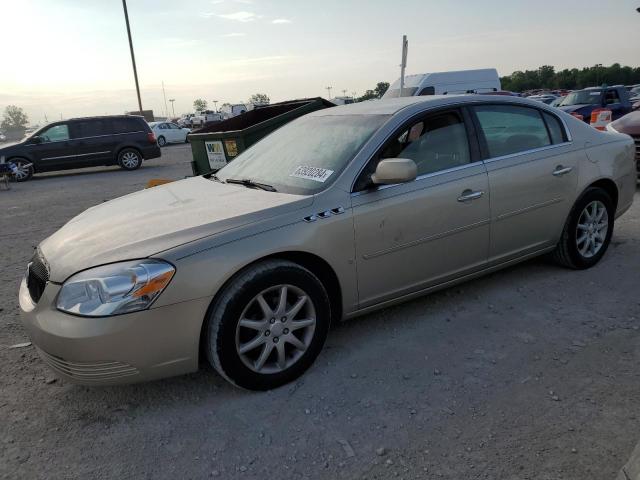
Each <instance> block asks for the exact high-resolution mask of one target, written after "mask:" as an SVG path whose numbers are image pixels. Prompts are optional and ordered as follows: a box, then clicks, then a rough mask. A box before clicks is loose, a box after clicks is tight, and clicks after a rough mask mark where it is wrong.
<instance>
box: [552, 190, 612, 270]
mask: <svg viewBox="0 0 640 480" xmlns="http://www.w3.org/2000/svg"><path fill="white" fill-rule="evenodd" d="M614 215H615V208H614V205H613V201H612V200H611V197H610V196H609V194H608V193H607V192H606V191H604V190H603V189H601V188H595V187H592V188H589V189H587V190H586V191H585V193H584V194H583V195H582V197H580V198H579V199H578V201H577V202H576V204H575V205H574V206H573V209H572V210H571V213H570V214H569V218H568V219H567V222H566V224H565V227H564V230H563V232H562V237H561V238H560V242H559V243H558V245H557V246H556V249H555V250H554V252H553V258H554V260H555V261H556V262H557V263H559V264H560V265H562V266H565V267H569V268H573V269H585V268H590V267H592V266H594V265H595V264H596V263H598V262H599V261H600V259H601V258H602V257H603V256H604V254H605V252H606V251H607V248H608V247H609V243H610V242H611V235H612V234H613V222H614Z"/></svg>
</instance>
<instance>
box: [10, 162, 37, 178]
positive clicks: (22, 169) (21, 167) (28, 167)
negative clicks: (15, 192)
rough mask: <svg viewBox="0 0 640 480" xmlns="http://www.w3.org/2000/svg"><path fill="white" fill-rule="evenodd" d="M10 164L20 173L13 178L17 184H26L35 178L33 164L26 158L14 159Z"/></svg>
mask: <svg viewBox="0 0 640 480" xmlns="http://www.w3.org/2000/svg"><path fill="white" fill-rule="evenodd" d="M9 163H13V164H14V165H15V166H16V167H18V173H16V174H15V175H14V176H13V178H15V180H16V182H26V181H27V180H30V179H31V177H33V164H32V163H31V162H30V161H29V160H27V159H26V158H12V159H11V160H9Z"/></svg>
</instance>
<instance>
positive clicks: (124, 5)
mask: <svg viewBox="0 0 640 480" xmlns="http://www.w3.org/2000/svg"><path fill="white" fill-rule="evenodd" d="M122 8H123V9H124V21H125V23H126V24H127V35H128V36H129V50H130V51H131V64H132V65H133V78H134V79H135V81H136V93H137V94H138V108H139V109H140V115H142V99H141V98H140V85H139V84H138V69H137V68H136V56H135V55H134V54H133V41H132V40H131V27H129V13H128V12H127V0H122Z"/></svg>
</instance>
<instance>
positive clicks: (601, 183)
mask: <svg viewBox="0 0 640 480" xmlns="http://www.w3.org/2000/svg"><path fill="white" fill-rule="evenodd" d="M589 188H601V189H602V190H604V191H605V192H607V194H608V195H609V196H610V197H611V200H612V201H613V208H614V211H615V210H616V209H617V208H618V193H619V192H618V186H617V185H616V182H614V181H613V180H611V179H610V178H601V179H599V180H596V181H595V182H593V183H591V184H589V185H587V187H586V188H585V189H584V190H583V191H582V193H581V194H580V196H582V195H584V192H586V191H587V190H588V189H589Z"/></svg>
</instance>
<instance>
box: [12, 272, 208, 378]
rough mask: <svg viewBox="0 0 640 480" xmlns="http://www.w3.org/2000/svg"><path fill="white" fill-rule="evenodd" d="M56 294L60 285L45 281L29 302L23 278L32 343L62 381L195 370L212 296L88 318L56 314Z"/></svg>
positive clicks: (22, 305)
mask: <svg viewBox="0 0 640 480" xmlns="http://www.w3.org/2000/svg"><path fill="white" fill-rule="evenodd" d="M59 290H60V286H59V285H56V284H53V283H48V284H47V286H46V287H45V290H44V293H43V295H42V297H41V298H40V300H39V301H38V303H37V304H34V302H33V301H32V300H31V296H30V295H29V290H28V289H27V286H26V281H25V280H23V281H22V283H21V285H20V294H19V295H20V298H19V299H20V308H21V310H22V320H23V323H24V325H25V327H26V328H27V330H28V331H29V335H30V337H31V341H32V342H33V344H34V345H35V346H36V347H37V349H38V352H39V353H40V356H41V357H42V359H43V360H44V361H45V362H46V363H47V364H48V365H49V366H50V367H51V368H52V369H53V370H55V371H56V372H57V373H58V374H59V375H60V376H61V377H62V378H64V379H66V380H69V381H71V382H73V383H79V384H84V385H116V384H123V383H134V382H141V381H146V380H153V379H158V378H163V377H169V376H173V375H180V374H183V373H188V372H192V371H195V370H197V369H198V357H199V344H200V331H201V327H202V321H203V320H204V318H205V315H206V311H207V308H208V307H209V303H210V302H211V298H201V299H196V300H192V301H188V302H183V303H177V304H173V305H168V306H164V307H158V308H151V309H150V310H143V311H141V312H135V313H129V314H125V315H118V316H114V317H103V318H87V317H79V316H75V315H69V314H67V313H63V312H61V311H59V310H57V309H56V308H55V299H56V296H57V294H58V292H59Z"/></svg>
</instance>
